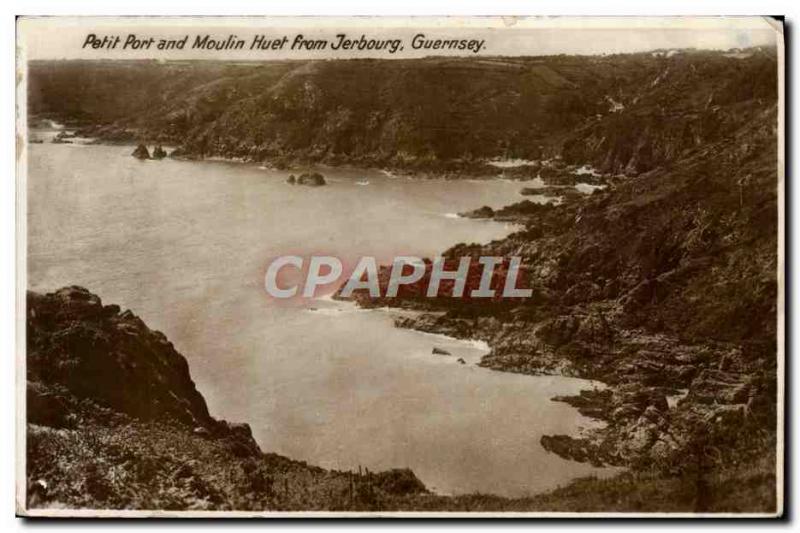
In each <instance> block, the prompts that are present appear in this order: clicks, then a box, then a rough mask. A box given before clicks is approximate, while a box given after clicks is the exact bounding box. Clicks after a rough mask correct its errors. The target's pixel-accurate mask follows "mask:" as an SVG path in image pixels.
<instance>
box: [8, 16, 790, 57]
mask: <svg viewBox="0 0 800 533" xmlns="http://www.w3.org/2000/svg"><path fill="white" fill-rule="evenodd" d="M775 27H779V26H777V23H774V22H773V23H772V25H771V24H770V22H769V21H768V20H767V19H763V18H760V17H728V18H722V17H692V18H690V17H663V18H657V17H647V18H645V17H525V18H513V17H512V18H508V17H506V18H503V17H482V18H479V17H473V18H447V17H438V18H430V17H426V18H423V17H419V18H381V19H376V18H374V17H351V18H333V17H330V18H314V17H294V18H288V17H284V18H280V17H277V18H275V17H274V18H266V17H249V18H239V17H229V18H224V17H184V18H179V17H117V18H108V17H82V18H78V17H41V18H21V19H19V21H18V28H17V45H18V57H20V58H27V59H166V60H170V59H215V60H280V59H340V58H353V57H377V58H384V59H392V58H393V59H400V58H410V57H423V56H427V55H462V56H463V55H466V56H475V55H479V56H480V55H483V56H498V55H501V56H520V55H526V56H530V55H552V54H611V53H627V52H641V51H649V50H656V49H672V48H701V49H715V50H719V49H723V50H726V49H729V48H734V47H740V48H744V47H748V46H761V45H775V44H776V42H777V40H778V39H779V38H780V39H782V36H781V34H780V32H779V31H776V29H775ZM341 33H345V34H346V35H347V37H348V38H351V39H356V40H358V39H359V38H360V37H361V35H364V36H365V38H366V39H375V40H394V39H401V40H402V50H398V51H397V52H396V53H394V54H389V53H388V52H387V48H384V49H383V50H380V51H374V50H362V51H358V50H350V51H343V50H341V49H340V50H333V49H331V46H330V45H331V44H332V43H334V42H336V41H337V40H338V39H337V37H336V35H337V34H341ZM420 33H421V34H424V35H425V38H426V39H428V40H431V41H433V40H436V39H442V40H444V39H458V40H460V39H464V40H466V41H467V42H469V41H474V42H475V43H476V44H477V43H478V42H482V44H481V46H480V47H477V46H471V47H470V48H469V49H467V50H435V51H433V50H431V49H424V48H421V49H416V50H415V49H414V48H413V46H412V40H413V37H414V36H415V35H417V34H420ZM89 34H94V36H95V37H96V42H99V41H100V40H101V39H102V38H103V37H106V36H107V37H109V40H110V39H111V38H113V37H116V36H119V37H120V39H121V41H120V44H118V45H117V47H116V48H115V49H108V48H97V49H95V48H92V47H91V46H90V45H89V44H87V36H88V35H89ZM130 34H133V35H135V37H136V39H137V40H147V39H150V38H153V39H154V41H155V42H154V44H153V45H151V47H150V48H149V49H147V48H139V49H133V48H132V47H128V48H127V49H123V48H122V46H123V44H124V42H125V41H126V40H127V39H128V36H129V35H130ZM206 34H208V35H209V36H210V38H212V39H216V40H219V41H225V40H226V39H227V38H228V36H235V37H234V38H235V39H243V40H245V42H246V45H245V47H244V49H240V50H233V49H227V50H199V49H192V48H191V45H192V43H193V42H194V40H195V37H196V36H198V35H199V36H203V35H206ZM298 34H302V35H303V37H304V40H320V39H323V40H328V41H329V43H328V46H327V47H326V49H322V50H307V49H299V48H295V49H291V45H292V44H293V43H294V41H295V38H296V36H297V35H298ZM187 35H188V36H189V39H188V42H187V44H186V45H185V46H184V49H183V50H175V49H173V50H158V49H156V44H157V43H158V41H159V40H160V39H181V38H183V37H185V36H187ZM256 35H264V37H265V38H266V39H280V38H281V37H283V36H284V35H285V36H287V39H288V42H286V43H285V44H284V46H283V47H282V49H279V50H251V49H249V47H250V44H251V42H252V40H253V38H254V37H255V36H256ZM476 49H477V53H476V52H475V50H476Z"/></svg>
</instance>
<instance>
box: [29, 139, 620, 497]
mask: <svg viewBox="0 0 800 533" xmlns="http://www.w3.org/2000/svg"><path fill="white" fill-rule="evenodd" d="M29 150H30V151H29V154H30V157H29V173H28V175H29V183H28V204H29V213H28V249H29V254H28V272H29V274H28V275H29V279H28V285H29V287H30V288H32V289H34V290H40V291H51V290H54V289H57V288H59V287H61V286H64V285H68V284H78V285H83V286H85V287H87V288H89V289H90V290H92V291H93V292H95V293H97V294H99V295H100V296H101V297H102V298H103V300H104V301H105V302H106V303H117V304H119V305H121V306H122V307H123V308H130V309H132V310H133V311H134V312H135V313H137V314H138V315H140V316H141V317H142V318H143V319H144V320H145V321H146V322H147V324H148V325H149V326H150V327H151V328H154V329H159V330H161V331H163V332H164V333H165V334H166V335H167V336H168V337H169V338H170V339H171V340H172V341H173V342H174V344H175V346H176V347H177V349H178V350H179V351H180V352H181V353H183V354H184V355H185V356H186V357H187V358H188V360H189V365H190V368H191V371H192V375H193V377H194V379H195V381H196V382H197V385H198V388H199V390H200V391H201V392H202V393H203V394H204V396H205V397H206V399H207V400H208V404H209V408H210V410H211V412H212V414H213V415H214V416H216V417H221V418H225V419H228V420H233V421H246V422H248V423H250V425H251V426H252V428H253V432H254V435H255V437H256V439H257V440H258V442H259V444H260V445H261V447H262V448H263V449H264V450H267V451H274V452H277V453H281V454H285V455H287V456H289V457H292V458H295V459H302V460H307V461H309V462H310V463H312V464H318V465H320V466H323V467H328V468H338V469H349V468H356V467H357V466H358V465H362V466H366V467H368V468H370V469H375V470H378V469H384V468H390V467H410V468H412V469H413V470H414V471H415V472H416V473H417V475H418V476H419V477H420V478H421V479H422V480H423V482H425V483H426V485H428V487H430V488H433V489H435V490H437V491H440V492H442V493H464V492H471V491H481V492H493V493H499V494H506V495H524V494H530V493H535V492H539V491H543V490H547V489H550V488H554V487H556V486H558V485H560V484H564V483H565V482H567V481H568V480H570V479H572V478H575V477H578V476H583V475H588V474H591V473H600V474H602V473H604V471H601V470H597V469H594V468H591V467H589V466H586V465H581V464H577V463H572V462H568V461H564V460H562V459H560V458H558V457H556V456H554V455H552V454H548V453H547V452H545V451H544V450H543V449H542V448H541V446H540V445H539V438H540V437H541V435H542V434H551V433H574V432H576V431H578V430H579V428H580V427H586V426H589V425H590V422H589V421H588V420H587V419H584V418H583V417H581V416H580V415H579V414H578V413H577V412H576V411H575V410H573V409H572V408H570V407H568V406H566V405H564V404H561V403H555V402H552V401H550V398H551V397H553V396H555V395H557V394H564V393H572V392H576V391H577V390H579V389H580V388H582V387H583V388H585V387H586V386H587V385H588V384H587V382H585V381H580V380H575V379H566V378H555V377H530V376H520V375H514V374H507V373H500V372H492V371H489V370H485V369H481V368H479V367H476V366H475V364H474V363H475V362H477V361H478V360H479V358H480V356H481V355H482V354H483V353H485V347H483V346H481V345H480V343H469V342H463V341H455V340H453V339H448V338H446V337H441V336H436V335H428V334H424V333H419V332H414V331H408V330H400V329H396V328H394V327H393V326H392V317H391V315H390V314H389V313H388V312H387V311H380V310H376V311H365V310H359V309H356V308H354V307H352V306H350V305H349V304H339V303H335V302H331V301H329V300H324V299H323V300H318V301H314V302H312V303H308V304H306V308H303V307H297V306H294V307H289V306H286V305H276V302H275V301H274V300H269V299H268V297H267V296H266V293H265V292H264V290H263V288H262V286H263V285H262V284H263V274H264V270H265V268H266V266H267V264H268V261H269V259H270V258H272V257H275V256H277V255H282V254H287V253H298V254H301V255H305V254H311V253H321V252H324V253H330V254H335V255H338V256H340V257H345V258H349V257H358V256H361V255H375V256H378V257H389V256H393V255H396V254H414V255H423V256H424V255H428V256H430V255H433V254H435V253H436V252H438V251H441V250H444V249H445V248H447V247H449V246H451V245H453V244H455V243H457V242H462V241H463V242H488V241H490V240H491V239H495V238H500V237H502V236H504V235H506V234H508V232H509V231H511V229H512V228H510V227H507V226H505V225H503V224H499V223H495V222H487V221H476V220H465V219H458V218H454V217H453V216H452V213H455V212H459V211H463V210H467V209H474V208H476V207H479V206H481V205H489V206H491V207H495V208H496V207H501V206H503V205H506V204H508V203H510V202H512V201H516V200H518V199H519V198H520V197H519V195H518V191H519V189H520V187H521V185H520V184H519V183H510V182H503V181H492V182H487V181H467V182H458V183H454V182H447V181H439V180H431V181H411V180H407V179H405V178H395V177H393V176H390V175H386V174H383V173H381V172H378V171H363V170H341V169H339V170H336V171H333V170H330V171H326V175H327V176H328V178H329V182H330V185H329V186H327V187H322V188H318V189H314V188H307V187H300V186H295V187H292V186H289V185H287V184H285V183H284V180H285V178H286V176H287V173H284V172H278V171H271V170H266V169H263V168H258V167H255V166H249V165H241V164H233V163H218V162H203V163H197V162H180V161H172V160H164V161H138V160H135V159H134V158H132V157H130V156H129V153H130V151H131V148H130V147H108V146H84V145H54V144H31V145H29ZM367 182H368V183H367ZM434 346H438V347H441V348H444V349H447V350H449V351H451V352H452V353H453V354H454V355H455V357H442V356H435V355H431V349H432V348H433V347H434ZM459 356H460V357H463V358H464V359H465V360H466V361H467V363H468V364H466V365H461V364H459V363H457V361H456V359H457V357H459Z"/></svg>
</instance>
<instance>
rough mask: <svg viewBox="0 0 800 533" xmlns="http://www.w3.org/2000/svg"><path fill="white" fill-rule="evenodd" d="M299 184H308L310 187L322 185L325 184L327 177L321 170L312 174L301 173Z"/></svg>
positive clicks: (298, 179)
mask: <svg viewBox="0 0 800 533" xmlns="http://www.w3.org/2000/svg"><path fill="white" fill-rule="evenodd" d="M297 184H298V185H308V186H309V187H320V186H322V185H325V184H326V182H325V178H324V177H323V176H322V174H320V173H319V172H312V173H310V174H300V177H298V178H297Z"/></svg>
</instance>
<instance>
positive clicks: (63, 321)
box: [27, 287, 258, 450]
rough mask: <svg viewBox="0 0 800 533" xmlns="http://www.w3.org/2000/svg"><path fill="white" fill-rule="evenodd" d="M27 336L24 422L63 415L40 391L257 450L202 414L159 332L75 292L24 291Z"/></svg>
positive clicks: (185, 372)
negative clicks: (64, 393) (66, 394)
mask: <svg viewBox="0 0 800 533" xmlns="http://www.w3.org/2000/svg"><path fill="white" fill-rule="evenodd" d="M27 336H28V358H27V361H28V363H27V375H28V381H29V383H31V384H32V385H31V386H29V392H28V398H29V399H30V400H31V403H30V404H29V409H28V412H29V416H30V417H31V419H32V420H40V419H41V420H48V419H52V420H57V419H63V418H64V417H66V416H67V415H66V414H65V413H64V412H63V411H64V410H63V409H62V408H60V406H61V407H63V406H64V405H66V403H65V402H64V401H60V400H59V394H56V393H53V392H46V391H47V390H49V389H51V388H52V390H55V391H58V390H61V391H68V392H69V394H71V395H74V396H75V397H77V398H79V399H80V398H86V399H90V400H92V401H93V402H96V403H98V404H99V405H101V406H104V407H107V408H110V409H113V410H114V411H116V412H120V413H123V414H125V415H128V416H131V417H134V418H137V419H140V420H146V421H150V420H165V421H174V422H178V423H180V424H183V425H185V426H187V427H188V428H197V427H203V428H206V429H207V430H208V431H209V432H210V433H212V434H215V435H220V436H233V437H234V438H235V439H237V440H239V441H241V442H242V443H243V444H244V445H245V446H246V447H248V448H250V449H251V450H257V449H258V447H257V446H256V444H255V441H253V438H252V435H251V434H250V429H249V428H248V427H246V425H231V424H228V423H227V422H220V421H217V420H214V419H213V418H212V417H211V416H210V415H209V412H208V407H207V406H206V402H205V399H204V398H203V396H202V395H201V394H200V393H199V392H198V391H197V389H196V388H195V384H194V382H193V381H192V379H191V377H190V375H189V366H188V364H187V362H186V359H185V358H184V357H183V356H182V355H181V354H179V353H178V352H177V351H175V348H174V346H173V345H172V343H171V342H169V341H168V340H167V338H166V337H165V336H164V335H163V334H162V333H161V332H158V331H153V330H151V329H149V328H148V327H147V326H146V325H145V324H144V322H142V320H141V319H140V318H139V317H137V316H136V315H134V314H133V313H132V312H130V311H121V310H120V308H119V307H118V306H116V305H103V304H102V302H101V300H100V298H99V297H98V296H96V295H94V294H92V293H90V292H89V291H87V290H86V289H84V288H82V287H65V288H63V289H60V290H58V291H56V292H54V293H50V294H46V295H40V294H36V293H32V292H29V293H28V310H27Z"/></svg>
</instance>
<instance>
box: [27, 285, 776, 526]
mask: <svg viewBox="0 0 800 533" xmlns="http://www.w3.org/2000/svg"><path fill="white" fill-rule="evenodd" d="M27 307H28V309H27V336H28V357H27V417H28V422H27V434H26V438H27V452H26V455H27V472H26V479H27V506H28V508H29V509H48V508H59V509H64V508H66V509H160V510H167V511H170V510H172V511H180V510H240V511H269V510H278V511H309V510H326V511H376V510H384V511H454V512H472V511H602V510H606V511H648V510H651V511H652V510H656V511H657V510H662V511H663V510H684V511H691V510H693V509H694V508H695V506H696V502H697V500H698V498H701V497H702V498H706V499H707V503H708V510H711V511H734V510H735V511H742V510H751V511H758V510H763V509H764V508H765V506H766V505H768V503H769V502H770V501H772V500H771V499H770V498H774V495H772V494H771V493H770V492H769V490H768V489H767V488H766V487H767V482H768V481H769V476H767V475H766V474H765V473H764V472H765V471H766V470H765V469H767V468H768V466H769V465H768V461H764V460H763V459H761V460H757V461H755V462H753V463H751V464H748V465H737V466H735V467H731V468H729V469H726V470H725V471H723V472H720V473H719V474H715V475H714V476H713V477H709V478H708V480H707V484H706V485H704V486H703V487H701V489H702V492H699V490H700V489H698V488H697V486H696V484H695V483H694V480H693V479H691V480H689V481H687V480H686V479H682V478H680V477H671V478H664V477H662V476H659V475H656V474H654V473H652V472H631V473H625V474H622V475H621V476H619V477H617V478H614V479H610V480H596V479H585V480H579V481H577V482H575V483H573V484H571V485H569V486H568V487H565V488H563V489H559V490H556V491H554V492H553V493H550V494H544V495H541V496H537V497H534V498H522V499H506V498H500V497H495V496H490V495H481V494H474V495H465V496H459V497H446V496H440V495H436V494H432V493H430V492H429V491H428V490H427V489H426V488H425V487H424V485H423V484H422V483H421V482H420V481H419V480H418V479H417V478H416V477H415V476H414V474H413V473H412V472H411V471H409V470H389V471H386V472H377V473H371V472H368V471H363V472H358V473H356V472H338V471H331V470H324V469H322V468H317V467H314V466H311V465H308V464H306V463H303V462H298V461H293V460H291V459H288V458H286V457H282V456H279V455H275V454H271V453H264V452H262V451H261V450H260V449H259V447H258V445H257V444H256V442H254V440H253V438H252V436H251V433H250V429H249V427H248V426H247V425H246V424H233V423H229V422H225V421H221V420H215V419H214V418H212V417H211V416H210V415H209V413H208V409H207V407H206V404H205V401H204V399H203V397H202V395H201V394H200V393H199V392H198V391H197V389H196V388H195V386H194V383H193V382H192V380H191V376H190V374H189V368H188V365H187V363H186V359H185V358H184V357H183V356H181V355H180V354H179V353H177V352H176V351H175V349H174V347H173V346H172V344H171V343H170V342H169V340H167V339H166V337H164V335H163V334H161V333H160V332H158V331H153V330H151V329H149V328H148V327H147V326H146V325H145V324H144V323H143V322H142V321H141V319H139V318H138V317H137V316H136V315H134V314H133V313H131V312H130V311H121V310H120V308H119V307H118V306H116V305H103V304H102V302H101V300H100V298H99V297H97V296H96V295H94V294H92V293H90V292H89V291H87V290H86V289H83V288H80V287H66V288H64V289H61V290H59V291H56V292H54V293H50V294H46V295H42V294H37V293H33V292H29V293H28V306H27ZM705 494H707V496H704V495H705Z"/></svg>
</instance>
